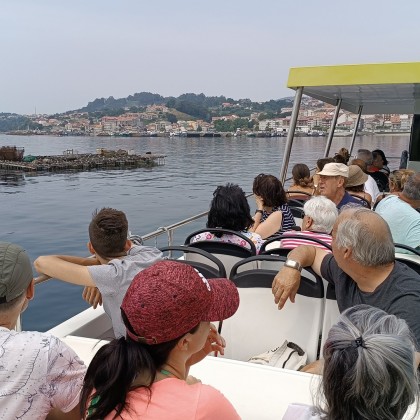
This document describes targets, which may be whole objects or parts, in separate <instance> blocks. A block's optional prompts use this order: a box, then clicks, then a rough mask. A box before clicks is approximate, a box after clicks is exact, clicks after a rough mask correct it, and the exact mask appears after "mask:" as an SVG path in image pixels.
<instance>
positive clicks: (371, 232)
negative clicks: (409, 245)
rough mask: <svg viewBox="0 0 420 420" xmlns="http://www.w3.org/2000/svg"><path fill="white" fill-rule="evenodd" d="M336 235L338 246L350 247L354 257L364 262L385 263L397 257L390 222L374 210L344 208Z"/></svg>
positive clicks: (337, 225) (361, 262)
mask: <svg viewBox="0 0 420 420" xmlns="http://www.w3.org/2000/svg"><path fill="white" fill-rule="evenodd" d="M335 238H336V244H337V246H338V247H339V248H351V249H352V256H353V260H354V261H356V262H358V263H359V264H361V265H363V266H366V267H377V266H383V265H387V264H390V263H392V262H394V260H395V248H394V242H393V239H392V235H391V231H390V229H389V226H388V224H387V223H386V222H385V220H384V219H383V218H382V217H381V216H380V215H379V214H378V213H375V212H374V211H372V210H369V209H366V208H363V207H351V208H343V210H342V211H341V213H340V215H339V216H338V219H337V222H336V229H335Z"/></svg>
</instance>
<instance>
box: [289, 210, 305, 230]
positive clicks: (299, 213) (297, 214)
mask: <svg viewBox="0 0 420 420" xmlns="http://www.w3.org/2000/svg"><path fill="white" fill-rule="evenodd" d="M290 211H291V212H292V214H293V217H294V219H295V225H296V226H299V227H300V228H301V227H302V220H303V218H304V217H305V212H304V211H303V207H295V206H290Z"/></svg>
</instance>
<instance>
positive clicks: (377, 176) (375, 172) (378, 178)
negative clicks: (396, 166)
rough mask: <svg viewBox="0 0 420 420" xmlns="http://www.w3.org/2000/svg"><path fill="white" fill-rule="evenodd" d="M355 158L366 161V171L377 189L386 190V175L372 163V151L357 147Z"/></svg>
mask: <svg viewBox="0 0 420 420" xmlns="http://www.w3.org/2000/svg"><path fill="white" fill-rule="evenodd" d="M357 158H358V159H362V160H363V161H364V162H366V165H367V173H368V175H370V176H371V177H372V178H373V179H374V180H375V182H376V184H377V186H378V189H379V191H388V177H387V176H386V175H385V174H384V173H383V172H380V171H379V168H378V167H376V166H374V165H373V154H372V152H371V151H370V150H367V149H359V150H358V151H357Z"/></svg>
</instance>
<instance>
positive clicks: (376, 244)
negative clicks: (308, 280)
mask: <svg viewBox="0 0 420 420" xmlns="http://www.w3.org/2000/svg"><path fill="white" fill-rule="evenodd" d="M332 249H333V253H332V254H327V253H326V252H325V251H323V250H321V249H320V248H317V247H314V246H306V245H304V246H299V247H297V248H295V249H293V250H292V251H290V253H289V255H288V258H287V261H286V262H285V264H284V267H283V268H282V269H281V270H280V271H279V273H278V274H277V275H276V277H275V278H274V281H273V294H274V296H275V302H276V304H278V307H279V309H281V308H283V306H284V304H285V303H286V301H287V299H290V300H291V301H292V302H294V301H295V296H296V293H297V291H298V289H299V285H300V271H301V269H302V267H308V266H311V267H312V269H313V270H314V271H315V272H316V273H317V274H319V275H321V276H322V277H323V278H324V279H325V280H327V281H328V282H329V283H330V284H332V285H333V286H334V287H335V293H336V299H337V303H338V308H339V310H340V312H342V311H344V310H345V309H347V308H350V307H352V306H354V305H358V304H367V305H371V306H374V307H377V308H380V309H382V310H384V311H385V312H388V313H389V314H393V315H395V316H397V317H398V318H401V319H404V320H405V321H406V322H407V324H408V326H409V327H410V329H411V332H412V333H413V336H414V338H415V339H416V341H417V350H418V349H419V347H418V346H419V344H420V322H419V320H420V275H419V274H417V273H416V272H415V271H414V270H411V269H410V268H409V267H408V266H406V265H405V264H403V263H400V262H398V261H395V254H394V252H395V249H394V244H393V241H392V236H391V232H390V230H389V227H388V225H387V223H386V222H385V220H384V219H382V217H381V216H379V215H378V214H377V213H375V212H374V211H372V210H369V209H366V208H363V207H353V208H348V209H344V210H343V211H342V212H341V213H340V215H339V216H338V218H337V221H336V222H335V224H334V227H333V230H332Z"/></svg>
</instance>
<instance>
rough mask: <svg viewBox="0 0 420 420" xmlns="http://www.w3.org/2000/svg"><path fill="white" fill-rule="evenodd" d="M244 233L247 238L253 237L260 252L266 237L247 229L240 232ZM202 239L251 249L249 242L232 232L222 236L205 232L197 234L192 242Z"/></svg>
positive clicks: (252, 239)
mask: <svg viewBox="0 0 420 420" xmlns="http://www.w3.org/2000/svg"><path fill="white" fill-rule="evenodd" d="M239 233H241V234H242V235H244V236H246V237H247V238H249V239H251V241H252V242H253V243H254V245H255V248H257V254H258V253H259V252H260V248H261V246H262V244H263V243H264V239H263V238H261V236H260V235H259V234H258V233H255V232H248V231H246V230H244V231H242V232H239ZM200 241H220V242H228V243H230V244H235V245H240V246H243V247H244V248H247V249H250V248H251V247H250V246H249V243H248V242H246V241H244V240H243V239H242V238H240V237H239V236H236V235H232V234H226V235H222V236H221V237H220V238H218V237H217V236H215V235H214V233H210V232H203V233H199V234H198V235H195V236H194V237H193V238H192V239H191V242H200Z"/></svg>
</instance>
